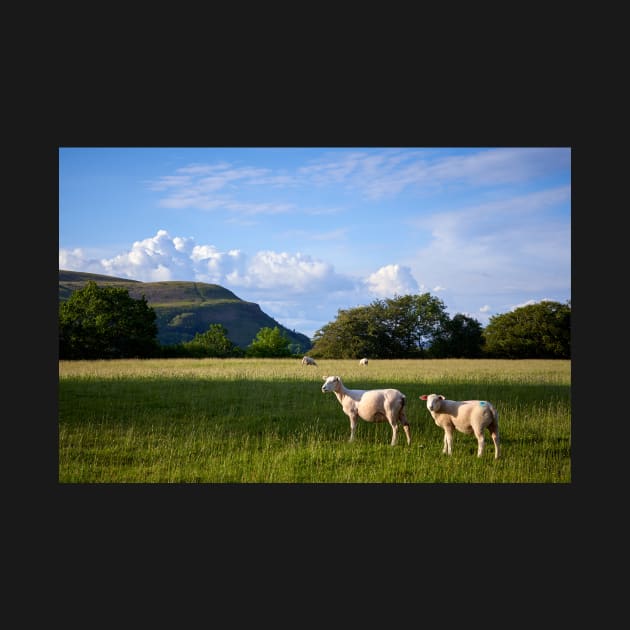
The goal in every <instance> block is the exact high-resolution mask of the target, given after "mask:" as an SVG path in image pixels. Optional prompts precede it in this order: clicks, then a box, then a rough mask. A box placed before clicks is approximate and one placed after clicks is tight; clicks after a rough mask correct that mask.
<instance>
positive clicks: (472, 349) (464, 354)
mask: <svg viewBox="0 0 630 630" xmlns="http://www.w3.org/2000/svg"><path fill="white" fill-rule="evenodd" d="M482 347H483V328H482V326H481V324H480V323H479V322H478V321H477V320H476V319H473V318H472V317H468V316H467V315H462V314H461V313H457V314H456V315H454V316H453V318H452V319H449V320H448V321H446V322H444V326H443V329H442V331H441V332H440V333H439V334H437V335H436V336H435V338H434V340H433V343H432V344H431V347H430V349H429V352H428V354H429V356H430V357H431V358H433V359H443V358H447V357H449V358H460V359H477V358H479V357H481V356H482V354H483V352H482Z"/></svg>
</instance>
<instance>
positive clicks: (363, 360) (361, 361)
mask: <svg viewBox="0 0 630 630" xmlns="http://www.w3.org/2000/svg"><path fill="white" fill-rule="evenodd" d="M367 364H368V360H367V359H366V358H365V357H363V358H362V359H361V360H360V361H359V365H367Z"/></svg>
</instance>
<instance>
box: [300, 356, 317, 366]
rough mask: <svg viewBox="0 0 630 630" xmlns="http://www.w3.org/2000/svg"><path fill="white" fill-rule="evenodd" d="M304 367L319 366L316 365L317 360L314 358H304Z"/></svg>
mask: <svg viewBox="0 0 630 630" xmlns="http://www.w3.org/2000/svg"><path fill="white" fill-rule="evenodd" d="M302 365H317V363H315V359H313V358H312V357H303V358H302Z"/></svg>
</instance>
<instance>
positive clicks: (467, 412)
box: [420, 394, 499, 459]
mask: <svg viewBox="0 0 630 630" xmlns="http://www.w3.org/2000/svg"><path fill="white" fill-rule="evenodd" d="M420 400H426V401H427V409H428V410H429V411H430V412H431V415H432V416H433V419H434V420H435V424H437V425H438V427H442V428H443V429H444V448H443V449H442V452H443V453H445V454H446V455H451V454H452V452H453V428H455V429H457V430H458V431H460V432H461V433H468V434H470V433H474V434H475V437H476V438H477V445H478V447H477V457H481V456H482V455H483V447H484V444H485V439H484V430H485V429H488V431H490V435H491V436H492V441H493V442H494V458H495V459H497V458H498V457H499V413H498V411H497V410H496V408H495V406H494V405H493V404H492V403H489V402H488V401H487V400H447V399H446V398H444V396H442V395H441V394H428V395H427V394H424V395H422V396H420Z"/></svg>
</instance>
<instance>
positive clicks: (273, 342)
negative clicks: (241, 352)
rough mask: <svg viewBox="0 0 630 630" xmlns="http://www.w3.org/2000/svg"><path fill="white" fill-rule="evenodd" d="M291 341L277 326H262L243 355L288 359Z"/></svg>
mask: <svg viewBox="0 0 630 630" xmlns="http://www.w3.org/2000/svg"><path fill="white" fill-rule="evenodd" d="M290 345H291V340H290V339H289V338H288V337H287V336H286V335H284V334H283V333H282V331H281V330H280V328H278V326H274V327H273V328H269V327H268V326H264V327H263V328H261V329H260V330H259V331H258V334H257V335H256V338H255V339H254V340H253V341H252V342H251V343H250V344H249V346H247V348H246V350H245V354H246V355H247V356H249V357H289V356H291V350H290V347H289V346H290Z"/></svg>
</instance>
